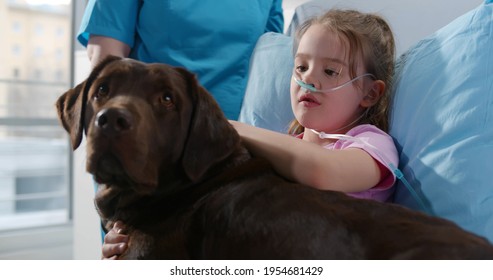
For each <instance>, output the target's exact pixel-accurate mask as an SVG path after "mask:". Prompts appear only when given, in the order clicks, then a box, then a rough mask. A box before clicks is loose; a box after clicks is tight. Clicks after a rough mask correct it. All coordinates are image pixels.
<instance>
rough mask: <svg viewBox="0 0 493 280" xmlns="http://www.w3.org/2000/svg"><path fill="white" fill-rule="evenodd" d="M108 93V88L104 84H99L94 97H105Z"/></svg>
mask: <svg viewBox="0 0 493 280" xmlns="http://www.w3.org/2000/svg"><path fill="white" fill-rule="evenodd" d="M109 93H110V88H109V87H108V85H106V84H101V85H99V87H98V90H97V91H96V94H95V96H94V97H95V98H96V99H98V98H101V97H106V96H108V94H109Z"/></svg>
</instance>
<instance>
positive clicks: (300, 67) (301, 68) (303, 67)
mask: <svg viewBox="0 0 493 280" xmlns="http://www.w3.org/2000/svg"><path fill="white" fill-rule="evenodd" d="M306 70H307V67H305V66H303V65H298V66H296V71H298V72H305V71H306Z"/></svg>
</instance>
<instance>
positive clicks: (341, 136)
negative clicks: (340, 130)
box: [293, 74, 434, 215]
mask: <svg viewBox="0 0 493 280" xmlns="http://www.w3.org/2000/svg"><path fill="white" fill-rule="evenodd" d="M365 76H372V77H374V76H373V75H372V74H363V75H361V76H358V77H356V78H354V79H352V80H350V81H348V82H346V83H344V84H342V85H340V86H337V87H335V88H331V89H327V90H318V89H316V88H315V87H314V86H313V85H310V84H307V83H304V82H303V81H301V80H298V79H296V78H295V77H293V79H294V81H295V82H296V83H297V84H298V85H299V86H300V87H302V88H304V89H305V90H307V91H311V92H318V93H329V92H333V91H336V90H338V89H340V88H342V87H344V86H346V85H348V84H350V83H352V82H354V81H356V80H357V79H359V78H362V77H365ZM311 131H312V132H314V133H315V134H317V135H318V137H320V138H321V139H337V140H343V141H352V142H355V143H359V144H362V145H364V146H366V147H368V148H370V149H371V150H372V151H373V152H374V153H375V154H376V155H378V156H379V157H380V159H381V160H382V161H383V162H384V163H385V165H387V166H388V167H389V168H390V170H392V172H393V173H394V174H395V176H396V178H397V179H399V180H401V182H402V183H403V184H404V186H405V187H406V189H407V190H408V191H409V193H410V194H411V196H412V197H413V198H414V199H415V200H416V202H417V203H418V204H419V206H420V207H421V208H422V210H423V211H425V212H426V213H428V214H430V215H434V213H433V211H432V210H431V209H430V207H428V206H427V205H426V204H425V203H424V201H423V199H421V197H420V196H419V195H418V193H416V191H415V190H414V189H413V188H412V186H411V184H410V183H409V182H408V181H407V180H406V178H405V177H404V174H403V173H402V171H401V170H399V169H398V168H397V167H396V166H395V165H394V164H393V163H392V162H391V161H390V160H389V159H388V158H387V157H386V156H385V155H384V154H383V153H381V152H380V151H379V150H378V149H377V147H375V146H373V145H372V144H370V143H369V142H368V141H366V140H364V139H362V138H357V137H353V136H349V135H345V134H329V133H325V132H318V131H316V130H313V129H311Z"/></svg>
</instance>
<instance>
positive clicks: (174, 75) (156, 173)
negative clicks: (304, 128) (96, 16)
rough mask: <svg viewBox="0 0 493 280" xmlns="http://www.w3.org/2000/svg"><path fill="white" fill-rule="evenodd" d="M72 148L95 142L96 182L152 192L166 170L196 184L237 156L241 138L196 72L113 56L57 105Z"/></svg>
mask: <svg viewBox="0 0 493 280" xmlns="http://www.w3.org/2000/svg"><path fill="white" fill-rule="evenodd" d="M56 107H57V110H58V116H59V118H60V120H61V123H62V125H63V127H64V128H65V130H67V132H68V133H69V134H70V140H71V143H72V148H73V149H74V150H75V149H76V148H77V147H78V146H79V145H80V143H81V140H82V137H83V134H86V137H87V165H86V167H87V171H88V172H89V173H91V174H93V175H94V178H95V180H96V182H98V183H102V184H106V185H115V186H118V187H122V186H123V187H125V186H129V187H132V186H139V188H138V189H136V190H134V191H135V192H138V193H142V194H145V193H149V192H152V191H153V190H154V189H155V188H156V187H157V185H158V183H159V178H160V176H162V173H163V170H164V172H166V169H173V168H175V169H176V166H178V165H179V166H180V170H183V171H184V172H183V173H184V174H186V176H187V177H188V179H189V180H190V181H192V182H194V181H198V180H200V178H201V177H202V176H203V175H204V174H205V173H206V171H207V170H209V169H210V168H211V167H212V166H214V165H215V164H216V163H218V162H220V161H222V160H223V159H225V158H226V157H227V156H228V155H230V154H231V153H232V151H233V150H234V148H235V146H236V145H237V144H238V143H239V136H238V134H237V133H236V132H235V130H234V129H233V128H232V126H231V125H230V124H229V122H228V121H227V119H226V118H225V117H224V114H223V113H222V112H221V110H220V109H219V106H218V105H217V103H216V102H215V100H214V99H213V98H212V97H211V96H210V94H209V93H208V92H207V91H206V90H205V89H204V88H203V87H202V86H200V85H199V84H198V82H197V80H196V78H195V75H194V74H192V73H190V72H189V71H187V70H185V69H183V68H175V67H171V66H168V65H165V64H145V63H142V62H138V61H136V60H132V59H122V58H119V57H108V58H106V59H105V60H103V61H102V62H101V63H99V64H98V65H97V66H96V67H95V68H94V69H93V71H92V72H91V74H90V75H89V77H88V78H87V79H86V80H85V81H84V82H82V83H81V84H79V85H77V86H76V87H75V88H73V89H70V90H69V91H67V92H66V93H64V94H63V95H62V96H61V97H60V98H59V99H58V101H57V103H56Z"/></svg>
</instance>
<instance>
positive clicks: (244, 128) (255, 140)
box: [230, 121, 380, 192]
mask: <svg viewBox="0 0 493 280" xmlns="http://www.w3.org/2000/svg"><path fill="white" fill-rule="evenodd" d="M230 123H231V124H232V125H233V126H234V127H235V129H236V130H237V131H238V133H239V134H240V136H241V138H242V140H243V141H244V143H245V145H246V146H247V148H248V149H249V150H250V152H251V153H252V154H253V155H255V156H258V157H263V158H265V159H267V160H268V161H270V162H271V163H272V164H273V166H274V168H275V170H276V171H277V172H278V173H280V174H281V175H282V176H284V177H286V178H287V179H290V180H293V181H296V182H299V183H302V184H305V185H309V186H312V187H315V188H318V189H326V190H335V191H342V192H360V191H364V190H367V189H370V188H372V187H373V186H375V185H376V184H377V183H378V182H379V181H380V170H379V167H378V164H377V162H376V161H375V160H374V159H373V158H372V157H371V156H370V155H369V154H368V153H367V152H365V151H363V150H361V149H357V148H352V149H351V148H350V149H346V150H328V149H325V148H323V147H322V146H320V145H318V144H315V143H311V142H308V141H303V140H301V139H297V138H295V137H292V136H289V135H286V134H281V133H277V132H273V131H270V130H266V129H262V128H257V127H254V126H250V125H247V124H244V123H240V122H236V121H230Z"/></svg>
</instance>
